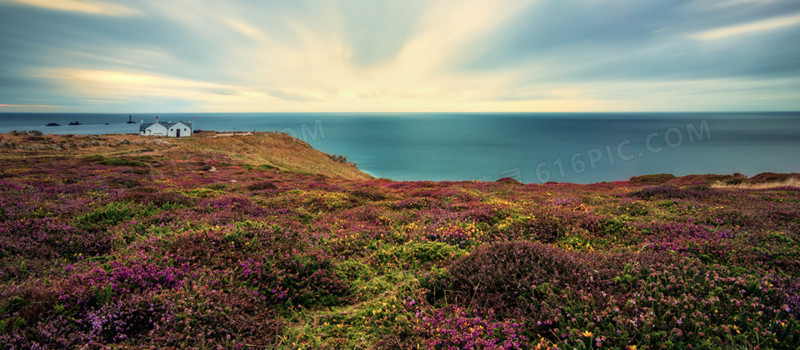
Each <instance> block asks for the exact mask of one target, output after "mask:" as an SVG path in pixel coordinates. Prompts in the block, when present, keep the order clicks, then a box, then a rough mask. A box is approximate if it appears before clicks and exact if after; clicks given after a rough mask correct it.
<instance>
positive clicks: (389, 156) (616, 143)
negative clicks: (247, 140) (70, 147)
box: [0, 112, 800, 183]
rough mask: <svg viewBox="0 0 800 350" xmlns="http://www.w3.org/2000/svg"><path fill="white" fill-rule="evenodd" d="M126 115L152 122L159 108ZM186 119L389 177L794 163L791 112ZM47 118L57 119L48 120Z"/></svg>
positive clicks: (118, 123) (4, 117) (108, 117)
mask: <svg viewBox="0 0 800 350" xmlns="http://www.w3.org/2000/svg"><path fill="white" fill-rule="evenodd" d="M132 118H133V120H134V121H137V122H139V121H141V120H144V121H145V122H152V121H153V120H154V119H155V115H154V114H150V115H133V116H132ZM192 118H194V122H195V128H196V129H206V130H217V131H232V130H234V129H235V130H237V131H253V130H256V131H280V132H285V133H289V134H291V135H292V136H295V137H298V138H300V139H302V140H304V141H306V142H308V143H310V144H311V145H312V146H314V147H315V148H317V149H319V150H322V151H323V152H327V153H333V154H341V155H345V156H347V159H348V160H349V161H353V162H355V163H356V164H357V165H358V167H359V168H360V169H362V170H364V171H366V172H368V173H370V174H372V175H373V176H376V177H386V178H391V179H394V180H433V181H442V180H454V181H456V180H483V181H493V180H496V179H498V178H501V177H513V178H516V179H518V180H520V181H522V182H525V183H541V182H547V181H557V182H576V183H593V182H601V181H616V180H626V179H628V178H630V177H631V176H636V175H642V174H653V173H672V174H675V175H686V174H707V173H717V174H731V173H734V172H739V173H743V174H745V175H751V176H752V175H755V174H758V173H760V172H767V171H772V172H800V113H797V112H791V113H569V114H562V113H559V114H547V113H533V114H531V113H527V114H490V113H481V114H458V113H443V114H437V113H410V114H375V113H363V114H338V113H334V114H306V113H294V114H291V113H290V114H276V113H261V114H225V113H213V114H161V115H160V120H161V121H178V120H182V121H190V120H192ZM71 121H78V122H80V123H81V124H83V125H78V126H69V125H67V124H68V123H69V122H71ZM126 121H128V114H23V113H3V114H0V132H2V133H6V132H8V131H9V130H40V131H43V132H44V133H58V134H102V133H135V132H137V131H138V124H126V123H125V122H126ZM50 122H55V123H58V124H61V126H55V127H46V126H44V125H45V124H47V123H50ZM106 123H108V125H106Z"/></svg>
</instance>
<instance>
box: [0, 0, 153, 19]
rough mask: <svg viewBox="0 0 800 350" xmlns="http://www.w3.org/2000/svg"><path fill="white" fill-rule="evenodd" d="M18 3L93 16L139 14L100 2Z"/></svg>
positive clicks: (43, 0) (24, 0) (36, 0)
mask: <svg viewBox="0 0 800 350" xmlns="http://www.w3.org/2000/svg"><path fill="white" fill-rule="evenodd" d="M13 1H15V2H17V3H20V4H24V5H30V6H36V7H41V8H46V9H51V10H59V11H69V12H82V13H88V14H93V15H107V16H127V15H133V14H137V13H139V11H137V10H135V9H132V8H130V7H127V6H124V5H120V4H115V3H110V2H105V1H99V0H13Z"/></svg>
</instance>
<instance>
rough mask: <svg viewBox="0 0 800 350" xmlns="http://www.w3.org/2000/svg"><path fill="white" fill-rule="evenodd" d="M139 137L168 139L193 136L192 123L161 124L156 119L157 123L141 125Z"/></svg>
mask: <svg viewBox="0 0 800 350" xmlns="http://www.w3.org/2000/svg"><path fill="white" fill-rule="evenodd" d="M139 135H142V136H167V137H189V136H192V123H191V122H190V123H184V122H177V123H161V122H159V121H158V117H156V122H155V123H144V121H143V122H142V123H141V124H139Z"/></svg>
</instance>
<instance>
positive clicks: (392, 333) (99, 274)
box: [0, 149, 800, 349]
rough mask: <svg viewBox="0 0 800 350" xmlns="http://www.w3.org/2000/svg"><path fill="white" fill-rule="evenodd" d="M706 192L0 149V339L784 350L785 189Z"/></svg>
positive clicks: (789, 261)
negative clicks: (6, 153) (415, 177)
mask: <svg viewBox="0 0 800 350" xmlns="http://www.w3.org/2000/svg"><path fill="white" fill-rule="evenodd" d="M722 179H723V180H724V181H729V182H731V183H733V182H734V181H732V180H731V177H724V178H722ZM733 179H734V180H736V178H735V177H734V178H733ZM718 181H720V178H717V177H704V176H695V177H687V178H677V179H676V178H673V177H669V176H651V177H642V178H638V179H634V181H621V182H614V183H601V184H593V185H574V184H557V183H550V184H544V185H535V184H532V185H523V184H520V183H517V182H516V181H514V180H512V179H503V180H501V181H498V182H425V181H422V182H395V181H391V180H387V179H364V180H357V179H353V180H345V179H340V178H335V177H327V176H323V175H316V174H310V173H303V172H298V171H294V172H291V171H279V170H277V169H274V168H273V167H269V166H262V167H258V166H253V165H250V164H246V163H243V162H241V161H238V160H235V159H232V158H231V157H228V156H225V155H223V154H219V153H210V152H203V151H202V149H196V150H194V151H192V152H182V153H180V154H178V155H176V154H172V155H144V156H132V155H131V156H108V155H87V154H83V155H80V156H57V155H51V156H47V157H22V156H16V157H3V158H0V208H1V209H0V315H2V316H1V317H0V348H8V349H28V348H31V349H37V348H42V349H56V348H90V349H94V348H97V349H100V348H143V349H144V348H175V349H186V348H195V349H215V348H231V349H250V348H292V349H300V348H303V349H366V348H415V349H416V348H428V349H547V348H563V349H594V348H616V349H662V348H667V349H697V348H699V349H730V348H742V349H755V348H758V349H769V348H780V349H794V348H798V347H800V322H798V316H800V314H799V310H800V296H798V295H800V259H798V257H800V244H798V242H800V189H798V188H797V187H791V186H783V187H772V188H757V189H752V188H742V187H733V186H732V187H725V186H719V185H718ZM736 181H739V182H741V181H747V179H738V180H736ZM712 182H714V183H717V185H716V186H713V187H712V186H711V184H712Z"/></svg>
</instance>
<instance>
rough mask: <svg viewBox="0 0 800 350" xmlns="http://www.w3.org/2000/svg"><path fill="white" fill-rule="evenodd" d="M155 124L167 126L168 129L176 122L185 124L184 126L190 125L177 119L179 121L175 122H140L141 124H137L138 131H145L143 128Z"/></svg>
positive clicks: (145, 128)
mask: <svg viewBox="0 0 800 350" xmlns="http://www.w3.org/2000/svg"><path fill="white" fill-rule="evenodd" d="M156 124H159V125H162V126H164V127H165V128H167V129H169V128H171V127H173V126H175V125H177V124H183V125H185V126H191V123H188V124H187V123H184V122H180V121H179V122H177V123H161V122H155V123H142V124H139V131H145V130H147V128H149V127H151V126H153V125H156Z"/></svg>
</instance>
